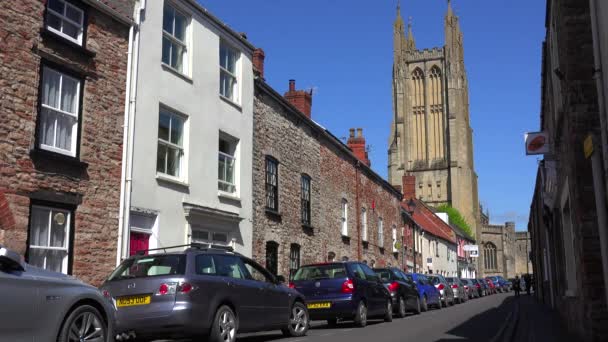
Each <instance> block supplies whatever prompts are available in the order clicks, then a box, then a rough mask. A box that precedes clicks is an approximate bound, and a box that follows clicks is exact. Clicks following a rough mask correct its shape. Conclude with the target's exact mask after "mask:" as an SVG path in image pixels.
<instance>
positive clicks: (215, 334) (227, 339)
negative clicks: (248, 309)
mask: <svg viewBox="0 0 608 342" xmlns="http://www.w3.org/2000/svg"><path fill="white" fill-rule="evenodd" d="M209 340H210V341H211V342H234V341H236V316H235V315H234V312H232V309H230V308H229V307H228V306H226V305H223V306H220V308H219V309H217V312H216V313H215V318H214V319H213V326H212V327H211V335H210V336H209Z"/></svg>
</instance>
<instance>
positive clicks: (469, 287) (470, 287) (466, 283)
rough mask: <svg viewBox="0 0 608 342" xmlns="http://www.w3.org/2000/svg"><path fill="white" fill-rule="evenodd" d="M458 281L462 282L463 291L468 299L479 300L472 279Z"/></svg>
mask: <svg viewBox="0 0 608 342" xmlns="http://www.w3.org/2000/svg"><path fill="white" fill-rule="evenodd" d="M460 281H461V282H462V285H463V287H464V290H465V292H466V293H467V296H468V297H469V299H473V298H479V292H478V291H477V287H476V286H475V283H474V282H473V279H466V278H461V279H460Z"/></svg>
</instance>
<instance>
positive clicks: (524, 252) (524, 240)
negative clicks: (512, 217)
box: [513, 232, 534, 276]
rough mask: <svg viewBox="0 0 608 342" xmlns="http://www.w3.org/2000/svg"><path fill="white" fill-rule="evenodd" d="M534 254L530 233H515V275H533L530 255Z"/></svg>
mask: <svg viewBox="0 0 608 342" xmlns="http://www.w3.org/2000/svg"><path fill="white" fill-rule="evenodd" d="M531 252H532V242H531V241H530V233H528V232H515V249H514V253H513V255H514V256H515V274H516V275H519V276H521V275H522V274H533V273H534V268H533V267H532V260H531V259H530V255H531Z"/></svg>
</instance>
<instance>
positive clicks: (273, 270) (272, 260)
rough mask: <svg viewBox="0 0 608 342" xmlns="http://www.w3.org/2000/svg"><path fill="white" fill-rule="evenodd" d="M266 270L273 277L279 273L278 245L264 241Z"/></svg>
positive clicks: (274, 242)
mask: <svg viewBox="0 0 608 342" xmlns="http://www.w3.org/2000/svg"><path fill="white" fill-rule="evenodd" d="M266 270H268V272H270V274H272V275H273V276H275V277H276V276H277V275H278V272H279V243H278V242H276V241H266Z"/></svg>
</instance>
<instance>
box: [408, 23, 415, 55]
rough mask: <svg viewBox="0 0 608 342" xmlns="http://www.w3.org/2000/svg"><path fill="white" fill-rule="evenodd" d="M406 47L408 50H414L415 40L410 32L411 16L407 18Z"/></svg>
mask: <svg viewBox="0 0 608 342" xmlns="http://www.w3.org/2000/svg"><path fill="white" fill-rule="evenodd" d="M407 47H408V49H409V50H416V40H415V39H414V33H413V32H412V17H409V18H408V24H407Z"/></svg>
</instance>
